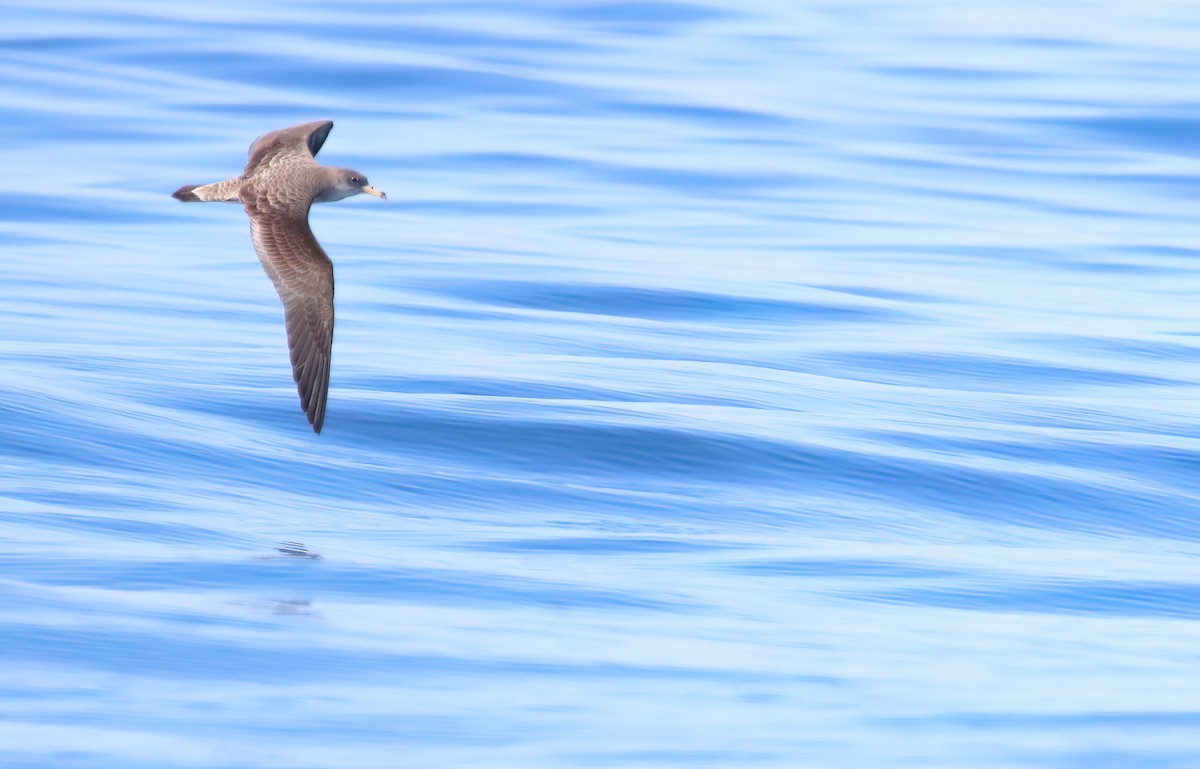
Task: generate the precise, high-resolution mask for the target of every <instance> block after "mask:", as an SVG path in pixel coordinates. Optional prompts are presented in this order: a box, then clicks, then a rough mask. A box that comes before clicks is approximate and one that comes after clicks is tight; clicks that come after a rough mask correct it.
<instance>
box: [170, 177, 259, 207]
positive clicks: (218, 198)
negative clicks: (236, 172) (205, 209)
mask: <svg viewBox="0 0 1200 769" xmlns="http://www.w3.org/2000/svg"><path fill="white" fill-rule="evenodd" d="M241 189H242V180H241V179H226V180H225V181H223V182H215V183H213V184H185V185H183V186H182V187H180V188H179V189H177V190H175V191H174V192H172V193H171V197H173V198H175V199H176V200H182V201H183V202H184V203H196V202H220V203H240V202H241V200H240V199H239V197H238V193H239V192H241Z"/></svg>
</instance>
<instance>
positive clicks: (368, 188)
mask: <svg viewBox="0 0 1200 769" xmlns="http://www.w3.org/2000/svg"><path fill="white" fill-rule="evenodd" d="M362 190H363V192H365V193H367V194H368V195H374V196H375V197H377V198H383V199H384V200H387V193H386V192H380V191H379V190H377V189H375V188H374V187H372V186H371V185H369V184H364V185H363V188H362Z"/></svg>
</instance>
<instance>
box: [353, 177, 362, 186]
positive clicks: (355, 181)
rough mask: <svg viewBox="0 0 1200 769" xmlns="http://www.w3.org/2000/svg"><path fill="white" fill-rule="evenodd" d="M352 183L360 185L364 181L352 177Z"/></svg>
mask: <svg viewBox="0 0 1200 769" xmlns="http://www.w3.org/2000/svg"><path fill="white" fill-rule="evenodd" d="M350 181H352V182H354V183H355V184H358V183H359V182H361V181H362V179H359V178H358V177H357V176H351V177H350Z"/></svg>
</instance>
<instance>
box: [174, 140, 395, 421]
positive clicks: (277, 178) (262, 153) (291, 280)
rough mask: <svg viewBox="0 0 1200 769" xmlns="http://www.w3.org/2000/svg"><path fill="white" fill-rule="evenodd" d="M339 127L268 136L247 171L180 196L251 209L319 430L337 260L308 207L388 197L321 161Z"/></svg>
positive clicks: (255, 147)
mask: <svg viewBox="0 0 1200 769" xmlns="http://www.w3.org/2000/svg"><path fill="white" fill-rule="evenodd" d="M332 129H333V123H332V122H331V121H328V120H322V121H318V122H315V123H305V124H304V125H298V126H293V127H291V128H284V129H282V130H280V131H273V132H271V133H269V134H264V135H263V136H260V137H259V138H258V139H256V140H255V141H254V143H253V144H251V145H250V160H249V161H248V162H247V163H246V170H245V171H243V172H242V175H241V176H239V177H237V178H236V179H228V180H226V181H223V182H216V183H214V184H204V185H192V184H189V185H186V186H183V187H180V188H179V189H178V190H176V191H175V192H174V193H173V197H175V198H177V199H179V200H182V201H184V202H198V201H200V202H209V201H221V202H228V203H241V204H242V205H243V206H245V209H246V214H247V215H248V216H249V217H250V237H251V240H252V241H253V242H254V251H255V252H256V253H257V254H258V259H259V261H260V262H262V266H263V269H264V270H266V273H267V275H268V276H269V277H270V278H271V282H272V283H274V284H275V290H276V291H277V292H279V298H280V300H282V302H283V314H284V319H285V321H286V325H287V336H288V349H289V350H290V351H291V358H292V376H293V378H295V380H296V388H297V389H298V390H299V392H300V407H301V408H302V409H303V410H304V413H305V414H307V415H308V421H309V424H311V425H312V428H313V430H315V431H316V432H318V433H320V432H321V425H323V424H324V422H325V402H326V399H327V398H328V396H329V363H330V357H331V354H332V350H333V263H332V262H330V261H329V257H328V256H326V254H325V250H324V249H322V248H321V244H320V243H318V242H317V239H316V237H314V236H313V233H312V230H311V229H310V228H309V226H308V209H309V208H311V207H312V204H313V203H325V202H331V201H334V200H341V199H342V198H347V197H350V196H351V195H357V194H359V193H363V192H365V193H367V194H370V195H375V196H377V197H380V198H383V199H385V200H386V199H387V195H385V194H384V193H382V192H380V191H379V190H377V189H375V188H374V187H372V186H371V185H370V184H368V183H367V177H366V176H364V175H363V174H360V173H358V172H357V171H351V170H350V169H347V168H333V167H332V166H322V165H319V164H318V163H317V161H316V154H317V152H319V151H320V149H321V145H322V144H324V143H325V138H326V137H327V136H329V132H330V130H332Z"/></svg>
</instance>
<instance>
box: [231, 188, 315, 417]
mask: <svg viewBox="0 0 1200 769" xmlns="http://www.w3.org/2000/svg"><path fill="white" fill-rule="evenodd" d="M246 213H247V214H249V216H250V236H251V238H252V239H253V241H254V250H255V252H257V253H258V259H259V261H260V262H262V266H263V269H264V270H266V272H267V275H269V276H270V278H271V281H272V282H273V283H274V284H275V290H276V291H278V292H279V298H280V299H281V300H282V301H283V311H284V318H285V320H286V322H287V335H288V349H289V350H290V351H291V357H292V376H293V377H294V378H295V380H296V388H297V389H298V390H299V391H300V406H301V408H302V409H303V410H304V413H305V414H307V415H308V421H309V423H310V424H311V425H312V428H313V430H315V431H316V432H318V433H319V432H321V425H322V424H323V423H324V421H325V401H326V399H327V398H328V396H329V364H330V360H331V355H332V348H333V264H332V263H331V262H330V261H329V257H328V256H326V255H325V251H324V249H322V248H321V244H320V243H318V242H317V239H316V237H314V236H313V234H312V230H311V229H310V228H309V226H308V217H307V212H305V215H304V216H289V215H287V214H285V213H281V212H272V211H263V210H258V209H255V207H254V206H253V204H252V203H248V204H247V206H246Z"/></svg>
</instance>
